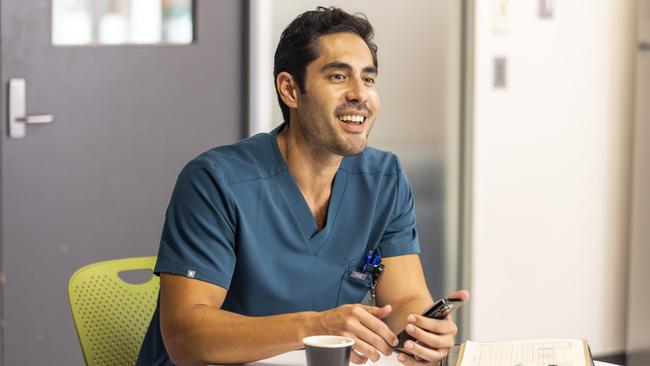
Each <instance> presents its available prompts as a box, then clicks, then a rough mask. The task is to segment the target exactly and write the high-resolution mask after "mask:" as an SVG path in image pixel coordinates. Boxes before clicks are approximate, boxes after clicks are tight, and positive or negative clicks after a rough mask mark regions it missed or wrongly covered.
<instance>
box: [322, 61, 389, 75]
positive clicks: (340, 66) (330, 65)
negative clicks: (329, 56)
mask: <svg viewBox="0 0 650 366" xmlns="http://www.w3.org/2000/svg"><path fill="white" fill-rule="evenodd" d="M331 69H344V70H352V66H350V64H347V63H345V62H340V61H334V62H330V63H328V64H325V65H324V66H323V67H321V68H320V71H321V72H325V71H327V70H331ZM362 72H363V73H372V74H376V73H377V72H378V70H377V68H376V67H375V66H366V67H364V68H363V70H362Z"/></svg>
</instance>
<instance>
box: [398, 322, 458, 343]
mask: <svg viewBox="0 0 650 366" xmlns="http://www.w3.org/2000/svg"><path fill="white" fill-rule="evenodd" d="M406 333H408V334H409V335H410V336H412V337H413V338H415V340H416V341H418V342H419V343H421V344H424V345H425V346H427V347H429V348H435V349H445V348H447V349H448V348H451V347H452V346H453V345H454V336H453V335H450V334H442V335H441V334H435V333H430V332H427V331H425V330H423V329H421V328H418V327H416V326H415V325H413V324H409V325H407V326H406Z"/></svg>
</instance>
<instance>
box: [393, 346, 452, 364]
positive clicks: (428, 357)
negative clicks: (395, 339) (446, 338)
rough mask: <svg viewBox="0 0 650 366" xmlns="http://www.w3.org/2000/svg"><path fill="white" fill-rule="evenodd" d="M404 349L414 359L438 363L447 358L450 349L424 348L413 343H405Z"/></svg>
mask: <svg viewBox="0 0 650 366" xmlns="http://www.w3.org/2000/svg"><path fill="white" fill-rule="evenodd" d="M404 349H405V350H406V352H408V353H410V354H411V355H413V356H414V357H419V358H421V359H422V360H424V361H431V362H438V361H440V360H442V359H443V358H444V357H445V356H447V351H448V349H432V348H428V347H424V346H422V345H420V344H417V343H415V342H413V341H407V342H405V343H404Z"/></svg>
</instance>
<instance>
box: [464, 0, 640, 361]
mask: <svg viewBox="0 0 650 366" xmlns="http://www.w3.org/2000/svg"><path fill="white" fill-rule="evenodd" d="M492 3H493V1H486V0H476V1H475V20H474V23H473V24H474V27H475V29H474V33H473V36H474V37H475V50H474V52H475V58H474V69H473V71H474V83H473V88H474V95H473V98H474V101H473V103H474V104H473V108H474V110H473V114H474V121H473V123H474V130H473V140H474V145H473V149H474V150H473V157H472V159H473V169H472V175H473V190H472V195H473V207H472V210H473V211H472V223H471V235H472V244H471V255H472V259H471V263H472V275H471V288H472V290H473V299H472V303H471V311H470V313H471V329H470V334H471V335H470V338H472V339H475V340H505V339H523V338H533V337H535V338H537V337H574V338H587V339H588V340H589V343H590V344H591V347H592V350H593V352H594V354H601V355H602V354H609V353H615V352H622V351H623V350H624V342H625V321H626V319H625V311H626V301H625V299H626V274H627V268H626V264H627V245H628V244H627V242H628V226H627V225H628V219H629V214H628V210H629V203H628V200H629V197H628V196H629V185H630V182H629V180H630V179H629V177H630V166H629V165H630V155H631V153H630V150H631V148H630V146H631V127H632V93H633V88H632V85H633V77H634V55H635V49H636V46H635V42H634V38H635V37H634V35H635V21H636V16H635V9H636V1H633V0H616V1H613V0H610V1H601V0H598V1H593V0H570V1H555V2H554V3H555V6H556V9H555V15H554V16H553V18H551V19H541V18H538V17H537V11H538V8H537V6H538V1H534V0H513V1H509V2H508V5H509V11H508V17H507V21H506V23H507V30H506V31H505V32H495V31H494V28H493V20H494V19H493V15H492V7H491V5H492ZM495 56H505V57H507V59H508V75H507V83H508V85H507V88H506V89H501V90H497V89H494V88H493V84H492V83H493V80H492V76H493V75H492V66H493V64H492V60H493V57H495Z"/></svg>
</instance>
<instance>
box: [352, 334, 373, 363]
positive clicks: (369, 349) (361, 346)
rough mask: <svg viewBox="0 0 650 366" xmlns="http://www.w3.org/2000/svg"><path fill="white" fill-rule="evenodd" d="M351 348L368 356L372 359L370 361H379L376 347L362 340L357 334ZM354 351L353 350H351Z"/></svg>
mask: <svg viewBox="0 0 650 366" xmlns="http://www.w3.org/2000/svg"><path fill="white" fill-rule="evenodd" d="M352 349H353V350H354V351H355V352H356V353H357V354H359V355H361V356H363V357H365V358H369V359H371V360H372V362H377V361H379V357H380V356H379V352H377V349H375V347H373V346H372V345H370V344H368V342H366V341H364V340H363V339H361V338H359V337H358V336H357V339H355V342H354V345H353V346H352ZM353 353H354V352H353Z"/></svg>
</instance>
